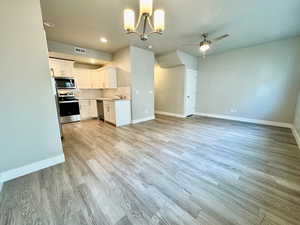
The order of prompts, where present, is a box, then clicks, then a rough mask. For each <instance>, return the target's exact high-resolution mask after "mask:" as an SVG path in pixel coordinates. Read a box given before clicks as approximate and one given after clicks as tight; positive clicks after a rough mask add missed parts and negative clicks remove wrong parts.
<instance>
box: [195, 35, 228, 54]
mask: <svg viewBox="0 0 300 225" xmlns="http://www.w3.org/2000/svg"><path fill="white" fill-rule="evenodd" d="M228 36H229V34H224V35H222V36H220V37H217V38H214V39H211V40H208V39H207V37H208V33H204V34H202V35H201V37H202V39H203V40H202V41H201V42H199V43H197V44H192V45H197V46H199V47H200V51H201V52H202V53H203V54H205V53H206V52H207V51H208V50H209V49H210V48H211V45H212V44H213V43H215V42H217V41H220V40H222V39H224V38H227V37H228Z"/></svg>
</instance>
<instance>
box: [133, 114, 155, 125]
mask: <svg viewBox="0 0 300 225" xmlns="http://www.w3.org/2000/svg"><path fill="white" fill-rule="evenodd" d="M154 119H155V116H150V117H146V118H142V119H138V120H132V121H131V123H132V124H136V123H141V122H146V121H149V120H154Z"/></svg>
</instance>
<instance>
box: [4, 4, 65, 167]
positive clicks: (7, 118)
mask: <svg viewBox="0 0 300 225" xmlns="http://www.w3.org/2000/svg"><path fill="white" fill-rule="evenodd" d="M0 20H1V21H2V22H1V42H0V47H1V56H0V57H1V59H0V102H1V110H0V120H1V123H0V124H1V126H0V145H1V147H0V154H1V157H0V172H3V171H7V170H10V169H15V168H18V167H21V166H24V165H28V164H31V163H34V162H37V161H40V160H45V159H49V158H51V157H55V156H60V155H61V154H63V151H62V145H61V140H60V134H59V125H58V119H57V113H56V106H55V100H54V96H53V94H52V92H51V83H50V76H49V65H48V50H47V43H46V38H45V34H44V30H43V24H42V16H41V9H40V1H39V0H28V1H19V0H2V1H1V7H0Z"/></svg>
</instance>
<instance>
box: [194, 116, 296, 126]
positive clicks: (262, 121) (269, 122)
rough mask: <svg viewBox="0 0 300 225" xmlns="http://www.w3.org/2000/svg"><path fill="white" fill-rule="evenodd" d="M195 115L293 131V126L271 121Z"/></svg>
mask: <svg viewBox="0 0 300 225" xmlns="http://www.w3.org/2000/svg"><path fill="white" fill-rule="evenodd" d="M195 115H198V116H205V117H212V118H218V119H225V120H234V121H240V122H247V123H255V124H262V125H270V126H275V127H286V128H291V129H292V128H293V124H290V123H282V122H276V121H269V120H257V119H248V118H243V117H236V116H227V115H221V114H209V113H199V112H198V113H195Z"/></svg>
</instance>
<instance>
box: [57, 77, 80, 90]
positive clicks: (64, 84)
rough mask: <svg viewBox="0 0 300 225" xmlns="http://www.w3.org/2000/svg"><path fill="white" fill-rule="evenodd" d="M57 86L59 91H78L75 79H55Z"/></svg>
mask: <svg viewBox="0 0 300 225" xmlns="http://www.w3.org/2000/svg"><path fill="white" fill-rule="evenodd" d="M55 84H56V87H57V89H76V83H75V79H74V78H73V77H55Z"/></svg>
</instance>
